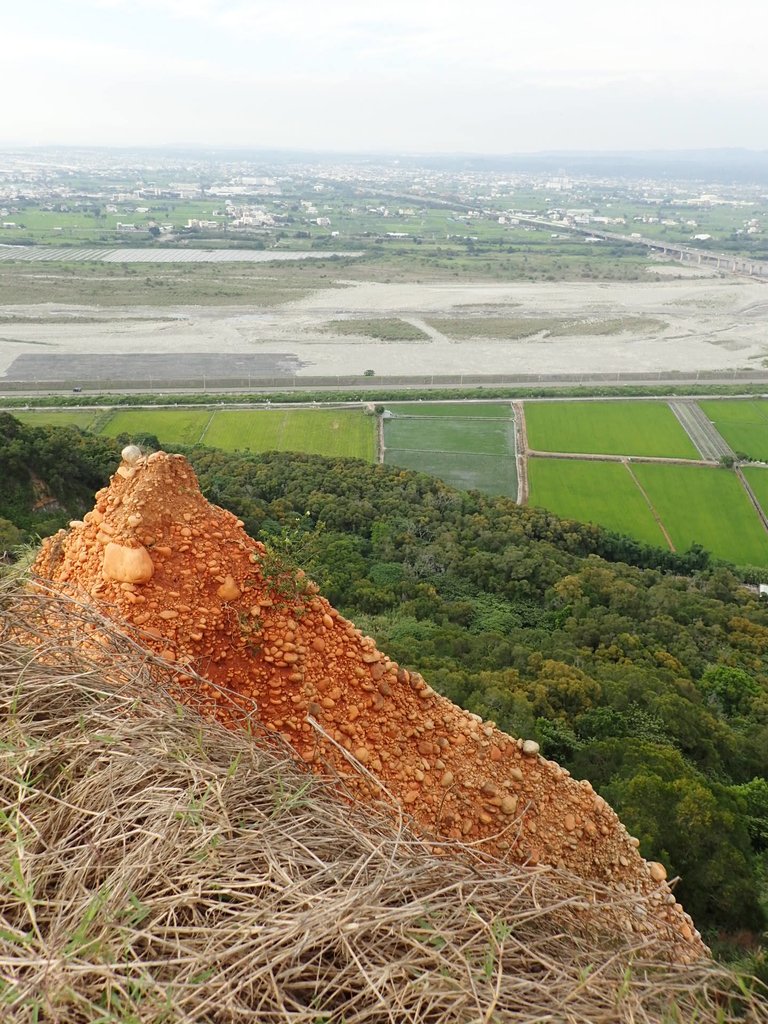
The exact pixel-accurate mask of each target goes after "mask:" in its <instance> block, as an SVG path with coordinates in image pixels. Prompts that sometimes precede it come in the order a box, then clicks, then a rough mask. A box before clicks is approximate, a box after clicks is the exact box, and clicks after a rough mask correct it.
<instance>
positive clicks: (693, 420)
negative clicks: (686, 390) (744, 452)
mask: <svg viewBox="0 0 768 1024" xmlns="http://www.w3.org/2000/svg"><path fill="white" fill-rule="evenodd" d="M669 407H670V409H671V410H672V412H673V413H674V414H675V416H677V418H678V420H679V422H680V425H681V426H682V428H683V430H684V431H685V432H686V434H687V435H688V437H690V439H691V441H693V443H694V445H695V446H696V448H697V450H698V452H699V454H700V455H701V457H702V459H710V460H711V461H712V462H717V461H718V460H719V459H721V458H722V457H723V456H724V455H733V454H734V452H733V449H732V448H731V447H730V445H729V444H728V442H727V441H726V440H725V438H724V437H723V436H722V435H721V434H720V433H719V432H718V430H717V429H716V427H715V425H714V423H713V422H712V421H711V420H710V419H709V417H708V416H707V415H706V413H705V412H704V410H703V409H702V408H701V407H700V406H698V405H697V404H696V403H695V402H690V401H686V400H685V399H683V400H681V401H673V402H670V403H669Z"/></svg>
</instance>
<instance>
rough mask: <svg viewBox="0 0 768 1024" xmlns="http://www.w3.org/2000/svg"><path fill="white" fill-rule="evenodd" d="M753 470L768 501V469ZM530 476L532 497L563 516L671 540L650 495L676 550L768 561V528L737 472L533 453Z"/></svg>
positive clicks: (758, 491) (760, 492)
mask: <svg viewBox="0 0 768 1024" xmlns="http://www.w3.org/2000/svg"><path fill="white" fill-rule="evenodd" d="M747 472H748V473H749V480H750V483H751V484H752V486H753V488H754V490H755V493H756V494H757V496H758V499H759V500H760V501H761V503H762V502H764V503H765V504H764V507H766V508H768V470H759V469H752V470H748V471H747ZM760 473H763V474H765V475H764V476H762V477H761V476H758V474H760ZM633 476H634V478H635V479H636V480H637V483H635V480H634V479H633ZM753 477H754V478H755V482H753ZM528 478H529V484H530V504H532V505H541V506H543V507H544V508H548V509H551V510H552V511H553V512H555V513H556V514H557V515H561V516H565V517H568V518H570V519H578V520H580V521H582V522H594V523H599V524H600V525H601V526H605V527H607V528H608V529H611V530H616V531H617V532H619V533H626V534H629V535H630V536H632V537H636V538H637V539H638V540H642V541H646V542H647V543H650V544H656V545H659V546H666V541H665V538H664V535H663V533H662V531H661V529H660V528H659V525H658V523H657V522H656V521H655V519H654V516H653V512H652V510H651V507H650V506H649V504H648V503H649V502H650V505H652V506H653V510H655V512H656V515H657V516H658V517H659V519H660V520H661V522H662V523H663V525H664V527H665V528H666V531H667V533H668V534H669V536H670V538H671V540H672V543H673V545H674V547H675V550H677V551H686V550H687V549H688V548H689V547H690V546H691V544H694V543H696V544H701V545H702V546H703V547H705V548H707V549H708V550H709V551H712V552H713V553H714V554H715V555H716V556H717V557H718V558H723V559H726V560H728V561H730V562H735V563H736V564H737V565H768V532H766V530H765V528H764V527H763V525H762V523H761V521H760V518H759V517H758V515H757V512H756V511H755V509H754V507H753V506H752V504H751V502H750V500H749V498H748V496H747V493H746V491H745V490H744V488H743V487H742V486H741V484H740V482H739V479H738V477H737V476H736V474H735V473H732V472H728V471H727V470H724V469H710V468H707V467H703V466H679V465H664V464H661V463H633V464H632V466H631V472H630V469H628V468H627V467H626V466H624V465H622V464H620V463H615V462H588V461H586V460H576V459H573V460H568V459H536V458H532V459H529V460H528ZM638 484H639V486H638ZM641 488H642V490H641ZM643 491H644V492H645V495H644V494H643ZM646 495H647V499H646Z"/></svg>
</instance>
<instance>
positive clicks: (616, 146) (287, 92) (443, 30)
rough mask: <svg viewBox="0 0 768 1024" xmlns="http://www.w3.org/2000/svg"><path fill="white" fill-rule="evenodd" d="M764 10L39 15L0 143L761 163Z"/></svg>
mask: <svg viewBox="0 0 768 1024" xmlns="http://www.w3.org/2000/svg"><path fill="white" fill-rule="evenodd" d="M766 36H768V5H765V4H764V3H763V2H762V0H734V2H733V3H731V4H729V5H725V6H723V5H718V4H715V3H713V2H711V0H699V2H696V3H694V2H692V0H678V2H676V3H668V2H662V0H646V2H645V3H644V4H642V5H637V6H636V7H633V8H632V9H630V8H629V7H625V6H624V5H617V4H615V3H614V2H613V0H591V2H590V3H589V5H588V6H583V5H581V6H579V5H574V4H572V3H566V2H565V0H549V2H548V3H547V4H537V5H534V4H526V5H525V6H524V7H523V6H522V5H521V7H520V9H517V7H516V5H512V4H510V3H509V2H508V0H506V2H505V0H476V2H475V3H474V4H471V5H469V4H466V3H459V2H457V0H441V2H436V0H408V2H406V0H389V2H388V3H387V4H386V5H373V4H369V5H366V4H364V3H363V4H361V3H359V2H354V0H326V2H325V3H324V4H317V3H313V2H311V0H283V2H277V0H249V2H244V0H69V2H68V3H67V4H62V3H61V2H60V0H37V2H36V3H35V4H34V5H25V4H22V3H19V2H15V3H14V4H13V7H12V9H10V10H4V12H3V52H2V60H0V87H1V88H2V92H3V97H4V103H3V117H2V119H0V145H27V146H30V145H49V144H55V145H104V146H119V145H133V146H141V145H147V146H151V145H164V144H189V145H195V144H197V145H213V146H243V147H248V146H252V147H264V148H272V147H274V148H288V149H308V150H312V149H316V150H324V151H332V150H336V151H342V152H343V151H347V152H353V151H360V150H365V151H377V152H397V151H402V152H408V151H410V152H425V153H429V152H465V153H515V152H519V153H526V152H537V151H542V150H581V151H585V150H597V151H599V150H611V151H616V150H648V149H655V150H664V149H669V150H674V149H688V148H694V149H700V148H721V147H745V148H748V149H757V150H760V149H768V116H766V109H767V108H768V62H766V61H765V58H764V53H763V40H764V39H765V38H766Z"/></svg>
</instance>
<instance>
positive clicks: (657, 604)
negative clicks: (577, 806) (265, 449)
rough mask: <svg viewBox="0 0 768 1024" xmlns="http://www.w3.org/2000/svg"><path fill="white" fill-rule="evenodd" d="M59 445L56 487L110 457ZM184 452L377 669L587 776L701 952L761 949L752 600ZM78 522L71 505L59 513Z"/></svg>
mask: <svg viewBox="0 0 768 1024" xmlns="http://www.w3.org/2000/svg"><path fill="white" fill-rule="evenodd" d="M22 431H23V443H24V445H25V446H26V447H27V451H28V453H30V457H32V458H39V453H40V451H45V450H46V449H47V447H48V446H49V445H50V444H51V443H52V442H51V441H49V440H48V437H47V432H46V431H45V430H44V429H40V430H38V431H31V430H28V429H27V428H22ZM61 433H62V434H64V435H66V436H67V442H66V443H67V446H68V447H69V451H70V455H69V459H70V461H69V463H68V464H67V476H68V477H69V478H70V480H71V483H72V484H77V483H78V481H80V482H81V483H82V482H83V481H85V480H90V479H92V478H93V477H92V476H91V475H89V474H92V473H93V469H92V468H91V467H97V468H98V470H99V472H100V476H99V477H98V480H97V483H96V484H94V485H92V490H95V489H96V487H97V486H100V485H101V484H102V483H103V481H104V480H106V479H107V475H108V473H109V472H110V471H111V469H112V468H113V467H114V465H115V464H116V458H117V451H116V447H115V446H110V445H106V446H105V444H104V442H102V441H101V440H100V439H94V438H89V437H87V436H86V435H82V434H80V433H79V432H78V431H74V430H73V431H69V430H67V431H61ZM57 443H61V442H57ZM81 446H82V449H83V452H82V455H81V454H79V453H80V448H81ZM5 450H7V445H6V446H5V449H4V447H3V444H2V443H0V460H2V459H3V458H4V457H5V456H4V451H5ZM190 457H191V460H192V462H193V465H194V467H195V469H196V471H197V473H198V476H199V478H200V482H201V485H202V487H203V491H204V493H205V494H206V495H207V496H208V497H209V498H211V499H212V500H214V501H216V502H218V503H219V504H221V505H223V506H224V507H226V508H228V509H230V510H231V511H232V512H233V513H234V514H235V515H237V516H239V517H240V518H241V519H243V520H244V522H245V526H246V529H247V531H248V532H249V533H250V534H251V536H257V537H260V538H261V539H263V540H264V541H266V542H267V544H268V545H269V548H270V550H271V551H272V552H274V554H275V557H276V558H277V559H283V560H285V561H286V564H289V563H290V562H292V561H293V562H299V563H300V564H301V565H303V566H304V567H305V568H306V570H307V572H308V573H309V574H310V575H311V576H312V577H313V578H315V579H316V580H317V581H318V583H319V584H320V585H321V587H322V589H323V593H325V594H326V595H327V596H328V597H329V599H330V600H331V601H332V602H333V603H334V604H336V605H337V606H338V607H339V608H340V609H341V610H342V612H343V613H344V614H345V615H346V616H347V617H349V618H351V619H352V620H353V621H354V622H355V623H356V624H357V625H358V626H359V627H361V629H362V630H363V631H364V632H366V633H368V634H370V635H371V636H373V637H375V638H376V641H377V643H378V645H379V646H380V647H381V648H383V649H385V650H387V652H388V653H389V654H390V656H391V657H392V658H393V659H395V660H397V661H398V662H399V663H400V664H401V665H403V666H405V667H406V668H411V667H413V668H418V669H420V670H421V671H422V672H424V674H425V675H426V676H427V678H428V679H429V682H430V683H431V685H432V686H433V687H435V688H436V689H437V690H438V691H439V692H440V693H443V694H445V695H447V696H448V697H450V698H451V699H452V700H454V701H455V702H457V703H458V704H460V705H461V706H462V707H464V708H467V709H468V710H470V711H472V712H474V713H476V714H479V715H480V716H482V717H483V718H485V719H493V720H494V721H495V722H496V723H497V724H498V725H499V727H500V728H502V729H504V730H505V731H506V732H509V733H511V734H512V735H516V736H527V737H530V738H532V739H535V740H536V741H538V742H539V743H540V744H541V749H542V752H543V753H544V754H545V756H547V757H552V758H554V759H556V760H557V761H558V762H559V763H560V764H561V765H563V766H565V767H566V768H568V769H570V770H571V771H572V772H573V774H574V775H575V776H576V777H580V778H589V779H590V781H591V782H592V784H593V785H594V787H595V789H596V791H597V792H598V793H600V794H601V795H602V796H603V797H605V798H606V799H607V800H608V801H609V802H610V803H611V805H612V806H613V807H614V808H615V809H616V810H617V812H618V813H619V815H620V817H621V819H622V820H623V821H624V822H625V824H626V825H627V827H628V828H629V830H630V831H631V832H632V833H633V834H634V835H636V836H637V837H638V838H639V840H640V852H641V853H642V854H643V856H644V857H646V858H647V859H649V860H654V861H661V862H663V863H664V864H665V865H666V866H667V868H668V870H669V874H670V877H672V876H676V875H679V876H681V881H680V883H679V884H678V887H677V889H676V890H675V891H676V894H679V897H680V899H681V901H682V902H683V903H684V905H685V906H686V909H688V910H689V911H690V912H691V913H692V915H693V917H694V919H695V920H696V923H697V925H698V926H699V927H700V928H702V929H706V930H707V936H706V937H707V938H708V940H709V941H710V942H716V941H717V939H718V933H721V932H724V931H726V932H730V933H734V932H738V933H739V935H740V937H741V938H742V939H743V938H744V936H745V934H747V938H748V939H749V935H748V933H749V932H751V933H752V938H751V939H749V941H752V942H754V941H755V940H756V939H757V936H756V933H757V932H759V931H760V929H761V928H762V927H763V926H764V921H765V915H764V909H763V908H764V906H765V889H764V881H763V879H764V878H765V876H766V870H765V860H766V848H768V781H766V779H768V609H766V607H765V605H764V604H763V603H761V602H760V601H759V600H758V598H757V596H756V594H754V593H752V592H750V591H747V590H746V589H744V588H743V587H741V586H740V585H739V583H738V580H737V579H735V578H734V576H733V575H732V574H730V573H729V572H728V571H726V570H724V569H707V568H706V566H705V560H704V561H702V560H701V559H700V558H699V557H698V555H696V556H695V557H694V558H693V559H692V560H691V562H690V564H688V565H686V563H685V561H684V560H677V561H674V562H672V563H670V562H669V561H668V558H669V556H668V554H667V555H665V554H664V553H663V552H658V551H655V550H654V549H642V548H641V547H640V546H638V545H636V544H634V543H633V542H632V541H629V540H627V539H626V538H621V537H616V536H613V535H610V534H606V533H605V532H604V531H601V530H598V529H596V528H593V527H585V526H582V525H581V524H578V523H572V522H565V521H562V520H559V519H557V518H556V517H555V516H552V515H549V514H547V513H545V512H543V511H541V510H530V509H520V508H518V507H517V506H515V505H514V503H512V502H510V501H508V500H506V499H490V498H487V497H484V496H483V495H479V494H476V493H467V492H459V491H454V490H451V489H450V488H448V487H446V486H444V485H443V484H441V483H440V482H439V481H436V480H434V479H432V478H429V477H426V476H423V475H418V474H414V473H410V472H405V471H399V470H393V469H391V468H390V467H385V466H369V465H366V464H364V463H360V462H355V461H350V460H331V459H323V458H321V457H316V456H300V455H285V454H282V455H278V454H267V455H264V456H246V455H238V454H235V455H225V454H224V453H220V452H216V451H211V450H205V449H200V450H197V451H193V452H190ZM77 459H81V461H80V462H79V463H78V462H77ZM5 479H8V478H7V477H6V478H5ZM3 483H5V480H3ZM83 489H85V485H83ZM4 493H5V488H4V487H3V486H0V503H1V502H2V499H3V496H4ZM91 494H92V491H91ZM91 500H92V498H91ZM90 503H91V501H89V502H88V505H87V506H85V507H90ZM83 511H84V503H83V502H81V503H80V504H78V505H77V507H72V506H70V510H69V513H70V514H69V515H68V516H67V518H69V517H70V516H71V515H75V516H76V517H79V516H80V515H82V512H83ZM3 514H4V513H3V511H2V508H0V516H2V515H3ZM694 554H695V553H694ZM622 559H623V561H622ZM627 562H635V565H634V566H633V565H631V564H627ZM697 565H698V566H699V570H698V571H692V570H695V569H696V566H697ZM702 566H704V567H703V568H702ZM670 570H673V571H670ZM686 572H687V573H688V575H684V573H686Z"/></svg>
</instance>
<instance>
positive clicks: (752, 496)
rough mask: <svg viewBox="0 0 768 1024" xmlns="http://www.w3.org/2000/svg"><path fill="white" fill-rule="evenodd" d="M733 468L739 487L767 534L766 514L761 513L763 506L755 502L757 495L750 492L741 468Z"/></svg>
mask: <svg viewBox="0 0 768 1024" xmlns="http://www.w3.org/2000/svg"><path fill="white" fill-rule="evenodd" d="M734 468H735V470H736V476H737V477H738V478H739V480H740V482H741V486H742V487H743V488H744V490H745V491H746V492H747V497H748V498H749V500H750V501H751V502H752V504H753V506H754V509H755V512H757V517H758V519H759V520H760V522H761V523H762V524H763V526H764V527H765V530H766V531H767V532H768V517H766V514H765V512H764V511H763V506H762V505H761V504H760V502H759V501H758V500H757V495H756V494H755V492H754V491H753V490H752V485H751V484H750V482H749V480H747V478H746V477H745V476H744V473H743V472H742V469H741V466H736V467H734Z"/></svg>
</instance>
